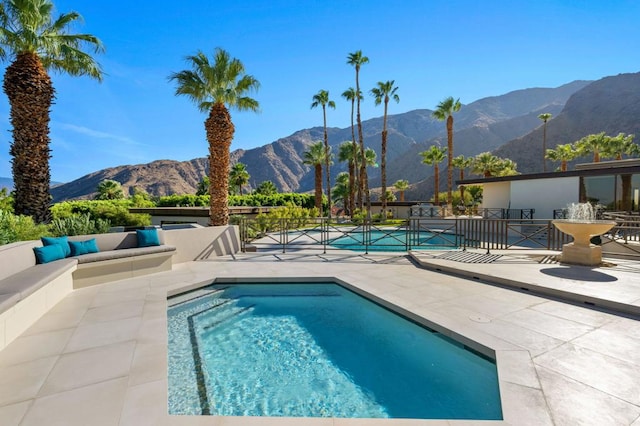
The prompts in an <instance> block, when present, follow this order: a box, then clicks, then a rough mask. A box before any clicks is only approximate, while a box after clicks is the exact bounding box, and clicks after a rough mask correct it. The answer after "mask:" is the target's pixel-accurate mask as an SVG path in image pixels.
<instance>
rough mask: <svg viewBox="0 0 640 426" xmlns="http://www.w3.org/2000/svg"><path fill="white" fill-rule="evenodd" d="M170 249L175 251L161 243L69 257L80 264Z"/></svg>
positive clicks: (168, 250)
mask: <svg viewBox="0 0 640 426" xmlns="http://www.w3.org/2000/svg"><path fill="white" fill-rule="evenodd" d="M171 251H176V248H175V247H173V246H168V245H161V246H152V247H138V248H127V249H120V250H108V251H101V252H99V253H89V254H83V255H82V256H77V257H70V259H77V260H78V264H82V263H91V262H100V261H101V260H111V259H123V258H126V257H133V256H142V255H145V254H153V253H164V252H171Z"/></svg>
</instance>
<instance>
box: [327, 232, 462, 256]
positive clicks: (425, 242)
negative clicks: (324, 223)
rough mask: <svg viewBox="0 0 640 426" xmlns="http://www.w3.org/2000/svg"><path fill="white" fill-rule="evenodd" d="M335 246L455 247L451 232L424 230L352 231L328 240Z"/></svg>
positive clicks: (386, 248) (376, 248)
mask: <svg viewBox="0 0 640 426" xmlns="http://www.w3.org/2000/svg"><path fill="white" fill-rule="evenodd" d="M328 244H329V245H330V246H332V247H335V248H340V249H345V250H354V251H365V250H368V251H407V249H409V248H412V249H427V250H452V249H457V248H458V245H457V243H456V237H455V235H452V234H446V233H443V234H440V235H435V234H434V233H432V232H426V231H420V232H418V231H410V232H407V231H406V230H384V229H382V230H372V231H366V232H357V231H352V232H348V233H345V234H344V235H340V236H338V237H335V238H332V239H331V240H329V242H328Z"/></svg>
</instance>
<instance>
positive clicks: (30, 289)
mask: <svg viewBox="0 0 640 426" xmlns="http://www.w3.org/2000/svg"><path fill="white" fill-rule="evenodd" d="M76 265H77V261H76V260H75V259H61V260H56V261H55V262H49V263H44V264H42V265H35V266H33V267H31V268H28V269H25V270H24V271H22V272H18V273H17V274H13V275H10V276H8V277H7V278H4V279H2V280H0V295H12V294H17V295H18V296H19V299H18V300H22V299H24V298H25V297H27V296H29V295H30V294H32V293H34V292H35V291H36V290H38V289H40V288H41V287H43V286H44V285H46V284H48V283H49V282H51V281H53V280H54V279H56V278H58V277H59V276H60V275H62V274H64V273H65V272H67V271H69V270H72V269H73V268H74V267H75V266H76ZM5 302H7V301H5Z"/></svg>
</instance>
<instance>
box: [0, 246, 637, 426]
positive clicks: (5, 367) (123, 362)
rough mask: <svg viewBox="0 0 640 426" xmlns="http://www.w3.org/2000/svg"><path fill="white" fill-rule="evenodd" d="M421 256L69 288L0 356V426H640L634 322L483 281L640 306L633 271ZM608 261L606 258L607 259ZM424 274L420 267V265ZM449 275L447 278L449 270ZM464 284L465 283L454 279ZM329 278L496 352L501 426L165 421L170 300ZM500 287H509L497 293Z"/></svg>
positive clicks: (240, 261)
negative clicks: (206, 289)
mask: <svg viewBox="0 0 640 426" xmlns="http://www.w3.org/2000/svg"><path fill="white" fill-rule="evenodd" d="M443 253H444V252H439V253H429V254H416V257H418V259H419V261H420V262H424V263H429V264H430V266H431V267H433V268H439V269H441V270H442V271H445V269H447V271H446V272H447V273H444V274H443V273H439V272H437V271H434V270H429V269H422V268H418V267H416V263H418V261H414V262H411V261H410V260H409V259H408V258H407V257H406V256H398V254H397V253H395V254H377V255H371V254H369V255H367V256H364V255H362V254H360V253H354V254H349V253H340V252H338V253H335V254H327V255H322V256H318V255H316V254H305V253H302V252H300V253H294V254H291V256H290V255H289V254H286V255H283V254H280V255H279V258H278V259H276V258H275V257H274V256H273V255H272V254H264V253H257V254H255V255H250V254H238V255H234V256H227V257H223V258H219V259H217V260H215V261H203V262H188V263H184V264H179V265H175V266H174V270H172V271H170V272H163V273H158V274H154V275H148V276H144V277H138V278H133V279H127V280H121V281H115V282H112V283H108V284H103V285H97V286H93V287H88V288H84V289H79V290H75V291H74V292H73V293H72V294H71V295H69V296H68V297H66V298H65V299H64V300H62V301H61V302H60V303H59V304H58V305H56V306H55V307H54V308H53V309H51V311H49V312H48V313H47V314H46V315H44V316H43V317H42V318H41V320H40V321H38V322H37V323H36V324H34V326H32V327H31V328H30V329H29V330H27V331H26V332H25V333H24V334H23V335H22V336H20V337H19V338H18V339H16V340H15V341H14V342H13V343H11V344H10V345H9V346H7V348H5V349H4V350H3V351H1V352H0V424H2V425H3V426H4V425H19V426H31V425H43V424H64V425H68V426H74V425H82V426H84V425H87V424H96V425H97V424H102V425H121V426H126V425H136V426H139V425H181V426H182V425H187V426H188V425H211V426H222V425H225V426H228V425H231V426H240V425H242V426H254V425H255V426H258V425H259V426H271V425H280V426H284V425H286V426H291V425H311V426H356V425H357V426H370V425H371V426H387V425H388V426H396V425H401V426H426V425H428V426H434V425H458V424H465V425H473V424H477V425H483V426H486V425H506V424H518V425H536V426H538V425H575V424H586V425H590V424H593V425H633V426H640V355H639V354H640V327H639V323H638V321H637V320H635V319H633V318H630V316H632V315H620V314H618V313H613V312H602V311H598V310H594V309H585V308H583V307H579V306H576V305H571V304H566V303H562V302H559V301H557V300H550V299H549V298H543V297H539V296H536V295H534V294H527V292H526V291H522V290H520V291H511V290H509V289H507V288H503V287H500V286H495V285H489V284H486V283H485V282H483V280H484V279H483V277H484V278H486V279H489V278H490V279H491V280H494V281H511V282H513V283H519V284H521V285H524V286H528V287H531V286H534V285H535V286H538V287H546V288H548V289H549V291H552V292H553V291H557V292H563V293H564V294H566V293H576V294H580V295H581V296H580V298H581V299H583V298H591V299H594V300H597V301H608V302H610V303H614V304H617V305H628V306H630V307H631V308H628V309H633V310H635V309H637V308H638V306H640V264H638V263H636V262H631V261H618V259H616V260H611V263H615V266H613V267H607V268H584V267H567V266H564V265H560V264H555V263H547V264H545V263H539V262H538V260H537V259H539V258H540V257H543V256H550V255H553V253H529V254H531V255H534V254H535V255H536V256H537V257H531V256H528V255H524V254H523V255H521V254H513V253H499V252H497V253H492V254H501V255H502V256H501V257H500V258H498V259H495V260H494V261H493V262H492V263H465V262H458V261H454V260H451V259H448V260H447V259H437V258H435V256H437V255H441V254H443ZM607 260H609V259H607ZM423 266H424V265H423ZM454 269H455V270H456V271H455V272H456V275H453V272H454V271H453V270H454ZM463 273H464V274H468V275H466V276H465V278H462V277H460V276H459V274H463ZM291 277H298V278H310V279H314V278H318V277H322V278H325V277H335V278H337V279H339V280H341V281H344V282H347V283H349V284H350V285H353V286H354V287H357V288H359V289H361V290H362V291H364V292H367V293H368V294H371V295H373V296H374V297H375V298H377V299H379V300H381V301H384V302H385V303H389V304H392V305H394V306H396V307H397V308H398V309H400V310H402V311H403V312H406V313H408V315H412V316H414V317H416V318H421V319H423V320H424V321H427V322H429V323H430V324H432V325H433V327H432V328H434V329H438V331H440V330H443V331H445V332H448V333H450V335H451V336H454V337H456V338H457V339H458V340H461V341H462V342H463V343H465V344H466V341H468V342H469V343H470V344H474V342H478V343H479V344H481V345H483V346H486V347H489V348H493V350H494V351H495V353H496V357H497V360H498V369H499V371H498V373H499V377H500V389H501V397H502V402H503V414H504V418H505V421H504V422H502V421H495V422H483V421H481V422H474V421H468V422H466V421H465V422H455V421H454V422H449V421H446V420H433V421H426V420H409V419H402V420H380V419H376V420H368V419H332V418H312V419H307V418H277V417H274V418H260V417H217V416H200V417H197V416H194V417H190V416H170V415H168V414H167V319H166V310H167V295H168V294H175V293H177V292H179V291H181V290H186V289H188V288H198V287H201V286H202V285H203V283H207V282H211V281H213V279H215V278H223V279H227V280H230V281H232V280H234V279H245V278H255V279H258V278H282V279H286V278H291ZM505 287H506V286H505Z"/></svg>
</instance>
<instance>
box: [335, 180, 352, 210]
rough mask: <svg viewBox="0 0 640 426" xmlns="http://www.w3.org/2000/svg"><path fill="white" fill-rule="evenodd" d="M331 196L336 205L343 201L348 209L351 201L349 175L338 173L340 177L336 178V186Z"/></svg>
mask: <svg viewBox="0 0 640 426" xmlns="http://www.w3.org/2000/svg"><path fill="white" fill-rule="evenodd" d="M331 196H332V197H333V201H335V202H336V203H338V202H340V201H342V203H343V204H344V206H345V208H346V206H347V202H348V200H349V173H345V172H341V173H338V176H336V186H334V187H333V190H332V191H331Z"/></svg>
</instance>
